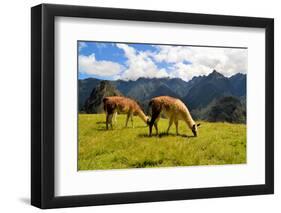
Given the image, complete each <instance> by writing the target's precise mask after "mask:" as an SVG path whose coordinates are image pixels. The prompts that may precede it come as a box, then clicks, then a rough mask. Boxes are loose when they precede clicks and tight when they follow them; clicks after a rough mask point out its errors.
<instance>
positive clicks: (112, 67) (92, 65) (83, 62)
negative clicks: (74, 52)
mask: <svg viewBox="0 0 281 213" xmlns="http://www.w3.org/2000/svg"><path fill="white" fill-rule="evenodd" d="M78 60H79V72H81V73H85V74H89V75H97V76H101V77H102V76H107V77H108V76H110V77H114V76H115V75H119V74H120V73H121V71H122V70H123V69H124V67H123V66H122V65H120V64H119V63H115V62H112V61H105V60H101V61H97V60H96V57H95V54H91V55H89V56H84V55H79V59H78Z"/></svg>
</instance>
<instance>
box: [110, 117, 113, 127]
mask: <svg viewBox="0 0 281 213" xmlns="http://www.w3.org/2000/svg"><path fill="white" fill-rule="evenodd" d="M112 118H113V114H110V115H109V123H110V127H111V129H113V125H112Z"/></svg>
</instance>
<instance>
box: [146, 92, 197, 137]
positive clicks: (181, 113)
mask: <svg viewBox="0 0 281 213" xmlns="http://www.w3.org/2000/svg"><path fill="white" fill-rule="evenodd" d="M149 107H150V108H151V113H152V114H151V120H150V122H149V136H151V134H152V126H153V125H154V127H155V130H156V134H157V135H158V126H157V122H158V121H159V119H160V115H161V114H162V115H164V117H167V118H168V119H169V126H168V129H167V134H168V133H169V129H170V127H171V125H172V124H173V123H175V125H176V133H177V135H178V134H179V133H178V121H179V120H183V121H184V122H185V123H186V124H187V126H188V127H189V128H190V129H191V130H192V133H193V135H194V136H195V137H196V136H197V127H198V126H200V124H196V123H195V122H194V120H193V119H192V117H191V115H190V113H189V110H188V109H187V107H186V106H185V104H184V103H183V102H182V101H181V100H179V99H177V98H173V97H169V96H159V97H155V98H153V99H151V100H150V102H149Z"/></svg>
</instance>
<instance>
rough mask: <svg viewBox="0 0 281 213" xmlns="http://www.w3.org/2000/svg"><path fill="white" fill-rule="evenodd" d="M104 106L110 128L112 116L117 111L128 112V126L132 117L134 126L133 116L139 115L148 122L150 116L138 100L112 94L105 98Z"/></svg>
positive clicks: (114, 115) (120, 112)
mask: <svg viewBox="0 0 281 213" xmlns="http://www.w3.org/2000/svg"><path fill="white" fill-rule="evenodd" d="M103 104H104V105H103V106H104V111H105V113H106V129H108V125H109V124H110V126H111V129H113V127H112V118H113V117H115V120H116V115H117V113H119V114H127V119H126V124H125V126H126V127H127V126H128V121H129V119H131V122H132V126H133V127H134V123H133V116H134V115H137V116H139V117H140V118H141V119H142V120H143V121H144V122H145V123H146V124H148V117H147V116H146V115H145V114H144V113H143V111H142V109H141V108H140V106H139V105H138V104H137V102H136V101H134V100H132V99H130V98H126V97H121V96H110V97H106V98H104V99H103Z"/></svg>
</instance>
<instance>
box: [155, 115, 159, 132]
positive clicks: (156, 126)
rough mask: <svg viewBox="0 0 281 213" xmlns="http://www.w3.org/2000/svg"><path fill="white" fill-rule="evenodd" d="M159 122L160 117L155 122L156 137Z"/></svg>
mask: <svg viewBox="0 0 281 213" xmlns="http://www.w3.org/2000/svg"><path fill="white" fill-rule="evenodd" d="M158 121H159V117H158V118H157V119H156V121H155V122H154V127H155V130H156V135H158Z"/></svg>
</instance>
